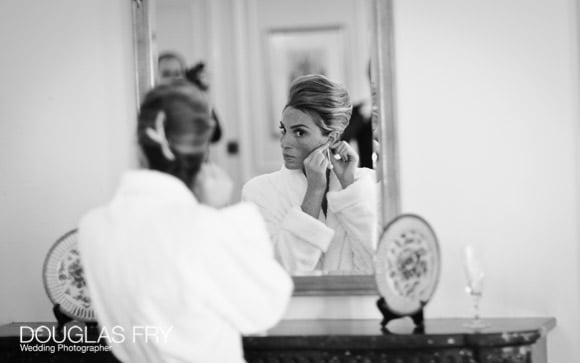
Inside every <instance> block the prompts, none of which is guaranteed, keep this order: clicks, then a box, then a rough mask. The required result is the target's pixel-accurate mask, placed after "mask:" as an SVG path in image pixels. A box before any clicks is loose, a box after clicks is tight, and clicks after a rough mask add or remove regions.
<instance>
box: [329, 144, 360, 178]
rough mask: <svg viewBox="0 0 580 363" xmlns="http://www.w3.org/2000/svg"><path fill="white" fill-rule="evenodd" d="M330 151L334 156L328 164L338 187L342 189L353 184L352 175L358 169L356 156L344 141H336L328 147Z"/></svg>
mask: <svg viewBox="0 0 580 363" xmlns="http://www.w3.org/2000/svg"><path fill="white" fill-rule="evenodd" d="M330 150H332V153H333V154H334V157H333V156H331V158H330V162H331V163H332V166H333V169H334V173H335V174H336V176H337V177H338V180H339V181H340V185H342V188H343V189H344V188H346V187H348V186H349V185H351V184H352V183H353V182H354V174H355V171H356V168H357V167H358V160H359V157H358V154H357V153H356V152H355V151H354V149H353V148H352V146H350V145H349V144H348V143H347V142H346V141H336V142H335V143H334V144H332V145H330ZM337 155H338V156H340V158H338V157H337Z"/></svg>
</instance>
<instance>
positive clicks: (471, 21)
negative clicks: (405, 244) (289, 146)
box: [288, 0, 580, 363]
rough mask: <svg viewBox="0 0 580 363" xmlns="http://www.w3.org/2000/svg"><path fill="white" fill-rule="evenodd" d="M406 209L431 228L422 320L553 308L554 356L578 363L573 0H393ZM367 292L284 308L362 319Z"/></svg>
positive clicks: (293, 314)
mask: <svg viewBox="0 0 580 363" xmlns="http://www.w3.org/2000/svg"><path fill="white" fill-rule="evenodd" d="M395 3H396V4H395V19H396V21H395V23H396V24H395V31H396V35H395V39H396V42H397V44H396V54H397V59H396V60H397V80H398V94H397V97H398V114H399V131H400V153H401V160H400V163H401V190H402V206H403V207H402V208H403V211H404V212H414V213H418V214H420V215H423V216H424V217H425V218H426V219H427V220H428V221H429V222H430V223H431V224H432V225H433V227H434V228H435V231H436V232H437V234H438V237H439V240H440V244H441V248H442V258H443V271H442V276H441V282H440V285H439V288H438V291H437V292H436V294H435V296H434V298H433V301H432V303H431V304H430V305H429V306H428V307H427V310H426V314H427V316H428V317H445V316H469V314H470V301H469V299H468V297H467V296H466V294H465V292H464V275H463V266H462V259H463V255H462V253H463V248H464V246H465V245H466V244H473V245H475V246H476V248H478V250H479V251H481V253H482V254H483V257H484V259H485V263H486V267H487V281H486V286H485V292H484V297H483V301H482V312H483V315H484V316H498V317H511V316H554V317H556V318H557V320H558V325H557V327H556V329H555V330H554V331H553V332H551V333H550V335H549V339H548V341H549V361H550V362H553V363H559V362H561V363H564V362H576V361H580V348H579V345H578V342H579V341H580V310H579V306H580V272H579V268H578V265H579V264H580V260H579V257H580V250H579V248H578V246H579V243H580V229H579V227H580V223H579V222H580V202H579V201H580V153H579V150H580V117H579V116H580V112H579V108H578V100H579V99H580V98H579V96H580V95H579V92H578V86H579V82H578V67H579V62H578V54H577V52H578V45H577V44H578V41H579V37H578V17H577V8H576V7H577V5H576V1H574V0H535V1H528V0H512V1H499V0H493V1H484V2H481V1H464V0H445V1H430V0H405V1H396V2H395ZM373 302H374V299H373V298H361V299H353V298H349V299H341V298H328V299H321V298H314V299H313V298H310V299H308V298H301V299H296V300H295V301H294V302H293V305H292V306H291V309H290V311H289V313H288V317H290V318H304V317H371V316H374V315H375V312H374V305H373Z"/></svg>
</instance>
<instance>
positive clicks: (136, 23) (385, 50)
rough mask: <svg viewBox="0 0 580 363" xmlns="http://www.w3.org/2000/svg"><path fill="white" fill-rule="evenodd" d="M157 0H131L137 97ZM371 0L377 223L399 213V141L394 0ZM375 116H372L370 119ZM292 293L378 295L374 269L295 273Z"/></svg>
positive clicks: (147, 68)
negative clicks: (371, 272) (377, 146)
mask: <svg viewBox="0 0 580 363" xmlns="http://www.w3.org/2000/svg"><path fill="white" fill-rule="evenodd" d="M154 1H155V0H131V2H132V15H133V46H134V54H135V69H136V74H135V85H136V93H137V102H138V103H140V101H141V98H142V96H143V95H144V94H145V93H146V92H147V90H149V89H150V88H151V87H152V86H153V84H154V79H155V77H154V76H155V62H154V59H153V52H152V49H153V47H152V44H153V32H152V29H153V24H154V18H153V16H154V14H153V10H152V9H153V5H154ZM370 1H372V22H373V24H372V42H371V44H372V49H371V56H372V62H371V63H372V67H371V68H372V69H371V74H372V80H373V84H372V88H373V106H374V108H375V110H376V111H375V112H374V115H373V118H376V127H377V132H378V138H379V143H380V154H379V155H380V157H379V159H378V164H377V172H378V175H379V178H380V180H381V183H380V185H381V201H383V203H381V223H382V226H383V227H385V226H386V225H387V224H388V222H389V221H391V220H392V219H394V218H395V217H396V216H397V215H398V214H399V213H400V195H399V167H398V145H397V128H396V112H395V99H396V98H395V65H394V60H395V59H394V33H393V2H392V0H370ZM373 121H375V119H374V120H373ZM293 280H294V285H295V290H294V295H295V296H321V295H327V296H337V295H377V294H378V290H377V286H376V282H375V276H374V275H330V276H293Z"/></svg>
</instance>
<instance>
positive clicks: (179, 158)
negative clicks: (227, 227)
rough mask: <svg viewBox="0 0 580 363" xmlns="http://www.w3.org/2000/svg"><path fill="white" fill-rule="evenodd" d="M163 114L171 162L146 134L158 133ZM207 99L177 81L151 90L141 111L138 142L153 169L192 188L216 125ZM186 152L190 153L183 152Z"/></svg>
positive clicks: (189, 85) (183, 82)
mask: <svg viewBox="0 0 580 363" xmlns="http://www.w3.org/2000/svg"><path fill="white" fill-rule="evenodd" d="M160 112H163V113H164V114H165V122H164V131H165V135H166V138H167V141H168V143H169V148H170V150H171V152H172V153H173V155H174V156H175V159H174V160H169V159H168V158H167V157H166V156H165V155H164V154H163V151H162V148H161V145H160V144H159V142H158V141H155V140H153V139H152V138H151V137H150V136H149V135H148V134H147V132H146V130H147V128H151V129H153V130H155V127H156V125H155V122H156V119H157V116H158V115H159V113H160ZM210 115H211V114H210V106H209V101H208V99H207V96H206V95H205V94H204V93H203V92H201V91H200V90H198V89H197V88H196V87H195V86H193V85H191V84H190V83H189V82H187V81H185V80H174V81H172V82H171V83H169V84H162V85H159V86H157V87H155V88H153V89H152V90H150V91H149V92H148V93H147V95H146V96H145V99H144V101H143V103H142V104H141V108H140V111H139V118H138V123H137V139H138V143H139V146H141V149H142V150H143V153H144V155H145V157H146V159H147V162H148V166H149V168H150V169H153V170H158V171H161V172H165V173H168V174H171V175H173V176H175V177H177V178H179V179H181V180H182V181H183V182H184V183H185V184H187V185H188V186H189V185H191V183H192V182H193V180H194V179H195V176H196V175H197V172H198V171H199V169H200V167H201V164H202V162H203V161H204V159H205V153H206V151H207V148H208V145H209V140H210V137H211V134H212V132H213V129H214V127H215V122H214V121H213V119H211V116H210ZM185 149H187V150H188V151H187V152H184V151H183V150H185Z"/></svg>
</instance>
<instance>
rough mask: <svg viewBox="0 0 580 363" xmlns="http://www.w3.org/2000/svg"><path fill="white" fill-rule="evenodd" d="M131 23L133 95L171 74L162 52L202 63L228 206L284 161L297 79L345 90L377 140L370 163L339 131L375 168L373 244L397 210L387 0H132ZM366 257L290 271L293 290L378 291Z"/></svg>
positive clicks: (359, 147)
mask: <svg viewBox="0 0 580 363" xmlns="http://www.w3.org/2000/svg"><path fill="white" fill-rule="evenodd" d="M133 18H134V30H135V54H136V60H137V63H136V69H137V74H136V84H137V92H138V95H139V96H142V95H143V94H144V93H145V92H146V91H147V90H148V89H150V88H151V87H152V86H153V85H154V84H155V83H156V82H159V81H160V79H161V78H163V77H164V75H168V74H170V73H171V64H169V63H171V62H166V63H165V64H162V63H160V62H159V56H160V55H167V54H169V55H170V56H171V55H175V54H177V55H178V58H180V59H179V60H178V61H179V62H181V63H185V65H186V66H187V67H192V66H194V65H198V66H199V65H201V64H202V65H203V67H202V71H203V72H202V73H201V74H202V77H203V80H204V83H205V85H206V86H207V88H208V89H209V91H208V92H209V94H210V99H211V102H212V105H213V107H214V111H215V114H216V118H217V120H218V122H219V124H220V127H221V129H222V134H221V137H220V138H219V140H216V142H215V143H214V144H213V146H212V149H211V150H210V159H212V160H213V161H215V162H216V163H218V164H219V165H221V166H222V167H224V168H225V169H226V171H227V172H228V173H229V175H230V176H231V177H232V179H233V180H234V184H235V188H234V190H235V192H234V200H239V199H240V197H241V190H242V186H243V185H244V184H245V183H246V182H247V181H248V180H250V179H252V178H253V177H255V176H257V175H262V174H266V173H272V172H275V171H277V170H280V168H281V165H285V163H286V160H285V159H284V158H283V154H282V152H281V151H280V150H281V148H280V143H281V136H280V126H281V120H282V121H283V117H282V109H283V107H284V105H285V103H286V98H287V94H288V87H289V85H290V83H291V81H292V80H293V79H294V78H295V77H296V76H300V75H302V74H309V73H320V74H324V75H326V76H327V77H328V78H330V79H332V80H334V81H337V82H339V83H341V84H343V85H344V86H345V87H346V88H347V90H348V92H349V94H350V98H351V102H352V104H353V105H355V106H356V107H357V111H356V112H360V113H361V115H363V116H364V117H363V119H364V120H367V121H368V120H370V121H369V125H370V126H372V128H369V129H370V133H371V134H372V136H373V137H374V139H376V140H377V141H378V144H375V147H374V152H375V155H374V157H373V155H372V153H373V148H372V147H371V148H370V149H369V148H368V145H365V144H363V143H365V141H364V138H363V139H357V137H356V132H358V129H356V130H354V131H353V133H352V134H350V135H347V134H348V133H347V132H345V133H343V136H344V138H345V139H346V140H348V142H349V145H351V146H352V148H353V149H354V150H355V151H356V152H357V153H358V154H359V155H360V159H361V164H363V162H366V163H367V165H364V164H363V165H361V166H368V167H370V168H374V169H375V172H376V178H375V179H374V182H375V186H376V190H377V195H376V203H375V206H374V208H375V209H376V210H377V213H376V214H377V221H376V222H375V223H374V224H373V227H372V228H374V229H375V231H373V232H376V233H369V234H368V235H369V236H370V235H373V236H374V237H373V239H377V238H378V235H379V234H380V232H381V231H382V227H383V226H385V225H386V224H387V223H388V221H390V220H391V219H393V218H394V217H395V216H396V215H397V214H398V213H399V190H398V166H397V143H396V128H395V110H394V89H395V87H394V78H393V74H394V66H393V58H394V57H393V30H392V29H393V23H392V4H391V1H390V0H389V1H386V0H242V1H240V0H133ZM170 58H171V57H170ZM165 59H167V58H165ZM196 69H197V70H199V69H200V67H197V68H196ZM353 115H354V113H353ZM353 117H354V116H353ZM351 124H353V123H352V122H351ZM363 124H364V123H363ZM282 126H284V125H282ZM351 129H352V128H351ZM368 150H370V151H368ZM329 157H330V156H329ZM363 159H364V160H367V161H364V160H363ZM369 163H370V165H369ZM337 175H338V174H337ZM329 180H330V177H329ZM341 181H342V180H341ZM328 184H329V185H332V184H331V183H330V182H329V183H328ZM325 215H326V212H325ZM359 219H360V218H359ZM329 220H330V217H329ZM368 228H370V227H368ZM365 243H369V244H370V245H371V246H372V245H374V246H376V243H377V242H376V240H373V241H365ZM373 260H374V259H373V256H372V255H371V256H370V257H369V258H368V261H369V264H368V265H369V266H371V267H370V268H363V269H352V270H349V269H348V268H347V269H337V270H336V271H324V270H320V269H314V270H313V271H292V274H293V275H294V276H293V278H294V281H295V285H296V289H295V294H297V295H321V294H322V295H362V294H375V293H376V285H375V280H374V276H373V269H372V261H373Z"/></svg>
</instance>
